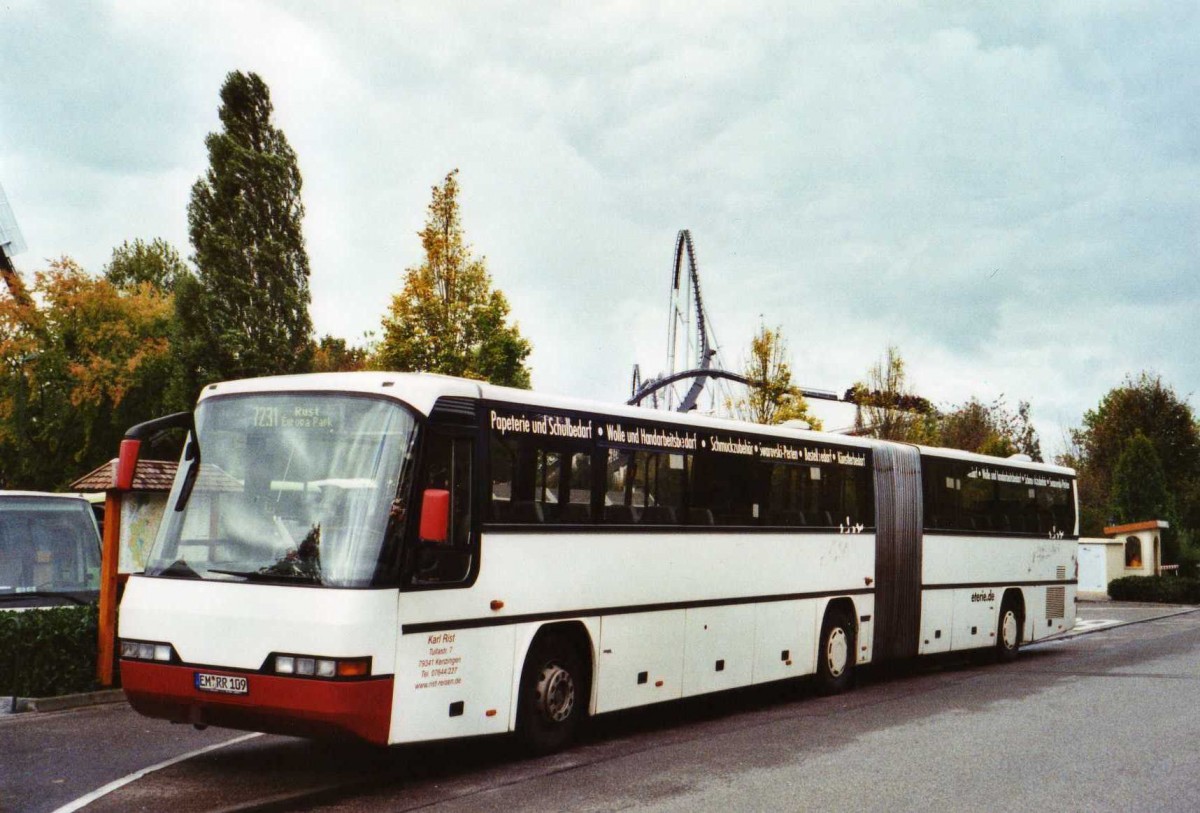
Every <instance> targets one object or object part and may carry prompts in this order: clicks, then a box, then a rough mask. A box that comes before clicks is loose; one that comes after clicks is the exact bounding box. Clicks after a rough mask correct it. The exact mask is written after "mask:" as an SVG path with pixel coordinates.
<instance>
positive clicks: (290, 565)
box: [146, 393, 416, 587]
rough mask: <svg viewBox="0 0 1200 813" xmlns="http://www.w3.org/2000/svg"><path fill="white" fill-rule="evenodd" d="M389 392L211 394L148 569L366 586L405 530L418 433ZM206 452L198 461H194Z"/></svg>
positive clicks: (187, 574)
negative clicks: (390, 543)
mask: <svg viewBox="0 0 1200 813" xmlns="http://www.w3.org/2000/svg"><path fill="white" fill-rule="evenodd" d="M415 425H416V424H415V421H414V420H413V417H412V415H411V414H410V413H409V412H408V411H407V410H406V409H405V408H403V407H401V406H400V405H399V404H396V403H395V402H392V401H387V400H382V399H374V398H364V397H355V396H346V395H338V394H324V393H300V394H297V393H261V394H251V395H237V396H228V397H218V398H212V399H209V400H206V401H204V402H203V403H201V404H200V406H199V408H198V409H197V411H196V433H197V435H198V437H199V444H198V447H199V448H198V449H197V448H196V444H195V443H193V442H191V441H189V444H188V448H187V449H186V450H185V452H184V456H183V459H182V460H181V461H180V465H179V471H178V473H177V475H176V478H175V484H174V486H173V488H172V490H171V495H170V497H169V498H168V501H167V506H166V513H165V516H164V521H163V524H162V527H161V529H160V531H159V535H158V539H157V540H156V542H155V545H154V550H153V552H152V553H151V555H150V559H149V561H148V563H147V566H146V575H147V576H164V577H176V578H200V579H213V580H222V581H254V582H274V583H280V584H310V585H323V586H327V587H367V586H371V585H372V584H376V583H378V582H379V579H380V577H381V574H382V572H383V571H384V570H386V569H387V565H388V563H387V562H383V561H382V559H386V558H388V557H386V556H384V543H385V540H389V539H399V538H400V535H401V530H402V529H401V528H400V527H399V524H400V523H401V522H402V521H403V516H404V510H403V507H402V502H403V500H402V498H403V497H404V496H405V495H406V494H407V490H408V483H407V479H408V477H409V472H410V468H411V467H410V466H409V461H410V460H411V451H412V443H413V438H414V429H415ZM197 458H198V460H199V464H198V465H197Z"/></svg>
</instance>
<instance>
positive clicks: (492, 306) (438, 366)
mask: <svg viewBox="0 0 1200 813" xmlns="http://www.w3.org/2000/svg"><path fill="white" fill-rule="evenodd" d="M420 235H421V245H422V246H423V247H424V249H425V259H424V261H423V262H422V263H421V264H420V265H419V266H417V267H415V268H409V269H407V270H406V271H405V272H404V286H403V288H402V289H401V291H400V293H398V294H396V295H395V296H393V297H392V303H391V307H390V308H389V310H388V313H387V314H386V315H385V316H384V318H383V339H382V341H381V342H380V344H379V348H378V350H377V352H376V355H375V358H374V359H372V364H373V366H375V367H378V368H381V369H389V370H398V371H411V370H417V371H425V372H432V373H444V374H446V375H457V376H465V377H467V378H476V379H480V380H484V381H490V382H492V383H494V384H504V385H507V386H510V387H526V388H527V387H528V386H529V369H528V368H527V367H526V366H525V359H526V358H527V357H528V356H529V353H530V349H531V348H530V345H529V342H528V341H527V340H526V339H524V338H523V337H522V336H521V334H520V331H519V329H518V327H517V325H515V324H513V325H509V324H508V313H509V307H508V300H507V299H506V298H505V296H504V294H503V293H502V292H501V291H500V290H498V289H493V288H492V280H491V276H490V275H489V274H488V272H487V266H486V264H485V262H484V259H483V258H475V257H473V256H471V248H470V246H469V245H468V244H467V243H466V241H465V239H464V237H463V229H462V222H461V218H460V214H459V205H458V170H457V169H456V170H454V171H452V172H450V173H449V174H448V175H446V179H445V181H444V183H443V184H442V185H441V186H434V187H433V199H432V201H431V202H430V204H429V210H428V217H427V219H426V221H425V228H423V229H422V230H421V231H420Z"/></svg>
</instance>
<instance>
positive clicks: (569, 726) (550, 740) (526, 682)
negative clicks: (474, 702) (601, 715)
mask: <svg viewBox="0 0 1200 813" xmlns="http://www.w3.org/2000/svg"><path fill="white" fill-rule="evenodd" d="M587 685H588V681H587V674H586V669H585V667H584V660H583V658H582V657H581V656H580V654H579V649H578V647H577V646H576V645H575V643H574V642H573V641H572V640H571V639H570V638H569V637H567V636H566V635H563V634H561V633H556V632H550V633H548V634H545V635H539V636H538V637H537V638H536V639H535V640H534V642H533V644H532V645H531V646H530V647H529V654H527V655H526V656H525V666H524V668H523V669H522V670H521V689H520V695H519V698H518V701H517V734H518V736H519V737H520V740H521V742H522V744H523V745H524V746H525V748H526V749H528V750H529V751H530V752H531V753H534V754H549V753H552V752H554V751H558V750H560V749H562V748H564V747H565V746H566V745H567V744H569V743H570V742H571V740H572V739H573V738H574V737H575V732H576V730H577V729H578V728H579V722H580V720H582V719H583V717H584V716H585V715H586V714H587V702H588V695H587V692H586V688H587Z"/></svg>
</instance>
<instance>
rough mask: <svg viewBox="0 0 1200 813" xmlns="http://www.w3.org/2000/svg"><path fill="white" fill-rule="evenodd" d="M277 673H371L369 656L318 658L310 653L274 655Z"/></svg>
mask: <svg viewBox="0 0 1200 813" xmlns="http://www.w3.org/2000/svg"><path fill="white" fill-rule="evenodd" d="M273 671H274V672H275V674H277V675H288V676H295V677H305V678H314V677H315V678H326V679H332V678H353V677H366V676H368V675H370V674H371V659H370V658H319V657H314V656H311V655H275V656H274V669H273Z"/></svg>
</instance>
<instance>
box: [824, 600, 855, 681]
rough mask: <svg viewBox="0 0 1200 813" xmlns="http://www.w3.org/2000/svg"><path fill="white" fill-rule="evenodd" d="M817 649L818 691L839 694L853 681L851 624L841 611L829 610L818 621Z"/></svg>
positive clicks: (852, 628)
mask: <svg viewBox="0 0 1200 813" xmlns="http://www.w3.org/2000/svg"><path fill="white" fill-rule="evenodd" d="M819 646H820V648H819V649H818V651H817V691H818V692H820V693H821V694H827V695H828V694H840V693H841V692H844V691H846V690H847V689H849V688H850V687H851V685H852V684H853V682H854V660H855V658H854V655H855V648H854V647H855V644H854V623H853V622H852V621H851V620H850V617H849V616H848V615H846V613H845V611H844V610H841V609H836V608H834V609H830V610H828V611H826V613H825V621H824V622H823V623H822V624H821V638H820V641H819Z"/></svg>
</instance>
